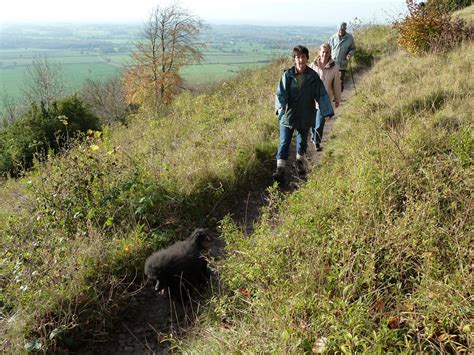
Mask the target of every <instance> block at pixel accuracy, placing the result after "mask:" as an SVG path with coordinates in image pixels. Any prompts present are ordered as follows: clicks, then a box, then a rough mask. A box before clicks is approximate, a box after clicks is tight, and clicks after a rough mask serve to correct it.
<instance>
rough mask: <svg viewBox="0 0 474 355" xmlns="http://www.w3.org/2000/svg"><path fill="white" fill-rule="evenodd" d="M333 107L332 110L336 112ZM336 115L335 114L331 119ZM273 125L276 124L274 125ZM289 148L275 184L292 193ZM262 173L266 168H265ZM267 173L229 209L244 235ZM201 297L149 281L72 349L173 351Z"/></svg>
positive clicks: (217, 248) (216, 253)
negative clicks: (162, 290) (176, 294)
mask: <svg viewBox="0 0 474 355" xmlns="http://www.w3.org/2000/svg"><path fill="white" fill-rule="evenodd" d="M347 86H349V87H346V90H345V91H344V93H343V104H344V101H345V100H344V98H347V97H348V95H350V92H351V91H352V90H351V89H352V85H351V84H348V85H347ZM337 114H338V109H336V117H337ZM336 119H337V118H336ZM334 121H335V119H331V120H328V121H327V122H326V125H325V127H324V136H323V144H322V146H323V147H324V145H325V144H326V143H327V140H328V139H330V137H331V130H332V127H333V125H334ZM275 129H276V128H275ZM294 141H295V139H293V142H292V148H291V149H290V160H289V165H288V167H287V168H286V177H287V179H286V182H285V183H284V184H282V185H281V190H282V191H283V192H284V193H292V192H293V191H294V190H295V189H298V188H299V186H300V185H301V184H302V183H304V182H305V178H304V177H300V176H298V175H297V173H296V169H295V167H294V163H295V151H294V145H295V143H294ZM322 154H324V150H323V151H321V152H317V151H316V149H315V147H314V146H313V145H312V144H308V152H307V161H308V170H309V173H311V170H312V169H313V168H314V166H316V165H317V164H318V163H319V162H320V159H321V156H322ZM265 174H267V172H265ZM270 175H271V174H268V176H265V177H262V178H261V179H258V182H256V183H255V184H252V186H249V190H248V193H247V197H246V198H245V199H244V200H241V201H236V206H235V207H234V209H233V210H232V218H233V220H234V221H235V223H237V224H238V225H240V226H241V228H242V230H244V231H245V232H246V233H247V234H251V233H252V230H253V226H254V225H255V223H257V222H258V218H259V215H260V209H261V207H263V206H265V205H266V203H267V199H266V197H267V196H266V195H267V188H268V187H269V186H270V185H271V184H272V183H273V182H272V178H271V176H270ZM211 234H212V236H213V237H214V238H213V239H214V241H213V243H212V245H210V256H212V257H220V256H222V255H223V250H224V242H223V240H222V239H220V238H219V235H218V232H217V231H211ZM199 298H201V300H196V299H194V300H192V301H189V300H188V302H172V301H170V299H169V298H168V297H166V296H163V295H159V294H157V293H156V292H155V291H154V290H153V288H152V287H151V286H148V287H143V288H142V289H141V290H139V291H138V292H137V293H136V294H135V295H134V296H133V297H132V298H131V299H130V302H129V304H128V305H127V306H126V307H125V309H124V310H123V312H122V314H120V315H119V316H118V318H117V319H115V320H114V321H113V324H111V326H109V327H108V329H106V332H105V333H106V334H107V335H106V336H102V337H100V339H97V340H96V341H95V342H91V343H89V344H87V345H86V346H85V347H84V348H82V349H81V350H79V351H78V352H77V354H114V355H119V354H169V353H172V352H173V350H172V349H170V348H172V346H173V339H179V338H183V337H184V336H185V334H186V329H189V327H190V326H191V325H192V324H193V320H194V319H196V317H197V314H198V312H199V310H200V305H201V302H202V301H203V300H204V299H205V296H203V297H199Z"/></svg>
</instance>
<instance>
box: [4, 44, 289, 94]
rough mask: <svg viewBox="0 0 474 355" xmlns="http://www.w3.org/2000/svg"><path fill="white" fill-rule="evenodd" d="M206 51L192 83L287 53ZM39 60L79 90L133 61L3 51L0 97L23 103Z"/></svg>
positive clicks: (190, 73)
mask: <svg viewBox="0 0 474 355" xmlns="http://www.w3.org/2000/svg"><path fill="white" fill-rule="evenodd" d="M218 48H221V49H214V48H213V49H207V50H205V51H204V52H203V57H204V58H203V61H202V62H201V63H199V64H194V65H190V66H187V67H185V68H184V69H183V70H182V71H181V73H182V75H183V78H184V80H185V81H187V82H189V83H192V84H201V83H212V82H215V81H220V80H223V79H226V78H231V77H233V76H235V75H236V74H237V73H238V72H239V71H240V70H241V69H244V68H251V67H255V66H259V65H264V64H266V63H268V62H269V61H270V60H271V58H273V57H276V56H280V55H284V54H286V53H285V51H283V50H268V49H263V48H262V47H259V46H257V45H255V46H253V45H251V44H239V45H235V46H232V44H229V45H226V46H219V47H218ZM39 57H46V58H48V60H50V61H51V62H55V63H59V64H60V67H61V70H62V73H63V77H64V78H65V86H66V87H67V88H68V89H69V90H71V91H75V90H78V89H79V88H80V87H81V85H82V84H83V83H84V81H85V80H86V79H93V80H102V79H104V80H105V79H107V78H110V77H112V76H113V75H117V74H118V73H120V70H121V68H122V67H123V65H125V64H126V63H127V62H129V61H130V56H129V55H128V54H127V53H116V54H114V53H112V54H109V53H108V54H100V53H97V52H93V51H82V52H81V51H78V50H40V49H32V50H0V95H3V94H4V93H7V94H8V95H9V96H10V97H12V98H14V99H16V100H20V98H21V95H22V89H23V87H24V85H25V84H24V83H25V78H26V77H27V74H28V67H29V66H31V65H32V64H33V61H34V60H35V59H37V58H39Z"/></svg>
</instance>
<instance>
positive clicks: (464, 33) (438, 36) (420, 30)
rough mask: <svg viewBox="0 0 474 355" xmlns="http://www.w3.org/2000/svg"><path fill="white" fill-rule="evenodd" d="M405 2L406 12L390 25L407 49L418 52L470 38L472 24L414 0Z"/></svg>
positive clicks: (400, 43) (447, 47) (451, 44)
mask: <svg viewBox="0 0 474 355" xmlns="http://www.w3.org/2000/svg"><path fill="white" fill-rule="evenodd" d="M406 5H407V8H408V11H409V14H408V16H406V17H405V18H404V19H403V20H401V21H396V22H394V24H393V26H394V28H395V29H396V30H397V31H398V32H399V36H398V44H399V45H400V46H401V47H402V48H403V49H404V50H406V51H407V52H408V53H410V54H412V55H419V54H422V53H426V52H429V51H434V52H436V51H442V50H447V49H450V48H452V47H453V46H454V45H456V44H458V43H460V42H462V41H464V40H466V39H470V38H472V32H473V31H472V26H469V25H466V24H465V22H464V21H463V20H461V19H459V18H452V17H451V14H450V13H448V12H445V11H441V10H439V9H438V8H436V7H435V6H427V5H425V3H423V2H421V3H416V2H415V1H414V0H406Z"/></svg>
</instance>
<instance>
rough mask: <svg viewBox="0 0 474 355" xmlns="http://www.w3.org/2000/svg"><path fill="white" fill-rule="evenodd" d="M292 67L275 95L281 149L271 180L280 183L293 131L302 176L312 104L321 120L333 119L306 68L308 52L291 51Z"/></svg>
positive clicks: (321, 86) (318, 82) (315, 78)
mask: <svg viewBox="0 0 474 355" xmlns="http://www.w3.org/2000/svg"><path fill="white" fill-rule="evenodd" d="M293 59H294V62H295V65H294V66H293V67H291V68H290V69H288V70H286V71H285V72H284V73H283V75H282V77H281V79H280V83H279V84H278V88H277V91H276V95H275V109H276V113H277V114H278V120H279V124H280V145H279V146H278V153H277V170H276V171H275V173H274V174H273V178H274V179H275V180H276V181H278V182H282V181H283V179H284V173H285V167H286V162H287V160H288V155H289V149H290V144H291V139H292V137H293V131H294V130H295V129H296V151H297V154H296V168H297V172H298V173H299V174H304V173H305V168H304V163H303V157H304V155H305V154H306V148H307V146H308V143H307V142H308V132H309V129H310V128H311V127H313V125H314V119H315V115H316V105H315V101H316V102H318V104H319V109H320V111H321V115H322V117H332V116H333V115H334V111H333V109H332V105H331V102H330V100H329V96H328V94H327V92H326V89H325V88H324V84H323V82H322V81H321V79H320V78H319V76H318V74H316V72H315V71H314V70H313V69H311V68H309V67H308V66H307V63H308V60H309V51H308V49H307V48H306V47H304V46H296V47H295V48H293Z"/></svg>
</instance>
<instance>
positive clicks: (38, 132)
mask: <svg viewBox="0 0 474 355" xmlns="http://www.w3.org/2000/svg"><path fill="white" fill-rule="evenodd" d="M99 127H100V126H99V123H98V118H97V117H96V116H95V115H93V114H92V113H91V112H90V110H89V108H88V107H87V106H86V105H85V104H84V103H83V102H82V101H81V100H80V99H79V98H78V97H77V96H71V97H68V98H65V99H62V100H58V101H53V102H51V105H50V107H48V108H47V107H46V106H45V104H44V103H43V102H42V103H41V104H40V105H38V104H37V103H33V104H32V105H31V108H30V109H29V110H28V111H27V112H26V113H25V114H24V115H23V116H22V117H21V118H19V119H18V120H17V121H15V122H14V123H12V124H11V125H10V126H8V127H6V128H5V129H4V130H3V131H1V132H0V147H2V150H1V151H0V174H1V175H7V174H12V175H14V176H17V175H19V174H20V173H21V171H22V170H23V169H25V168H30V167H31V166H32V164H33V160H34V158H35V157H37V158H38V159H40V160H41V159H44V158H45V157H46V154H47V152H48V151H49V150H52V151H54V152H56V151H58V150H59V149H60V148H62V147H64V146H65V144H67V142H68V140H69V139H70V138H72V137H74V136H77V135H78V133H79V132H86V131H87V130H88V129H93V130H97V129H98V128H99Z"/></svg>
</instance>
